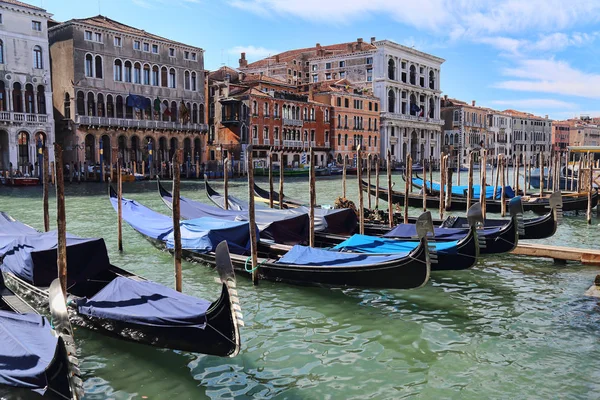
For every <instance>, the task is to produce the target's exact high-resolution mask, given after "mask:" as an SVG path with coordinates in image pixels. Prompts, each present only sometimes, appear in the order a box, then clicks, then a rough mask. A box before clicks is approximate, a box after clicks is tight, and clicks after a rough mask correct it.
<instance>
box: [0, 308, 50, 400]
mask: <svg viewBox="0 0 600 400" xmlns="http://www.w3.org/2000/svg"><path fill="white" fill-rule="evenodd" d="M57 346H58V338H57V337H55V336H54V335H53V334H52V330H51V328H50V323H49V322H48V320H47V319H46V318H44V317H42V316H39V315H37V314H16V313H13V312H9V311H3V310H0V384H3V385H9V386H16V387H22V388H28V389H32V390H35V391H37V392H39V393H40V394H43V393H44V392H45V390H46V387H47V385H48V377H47V376H46V369H48V367H49V366H50V364H51V363H52V360H53V359H54V355H55V354H56V351H57Z"/></svg>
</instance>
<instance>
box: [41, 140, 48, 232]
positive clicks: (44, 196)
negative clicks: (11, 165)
mask: <svg viewBox="0 0 600 400" xmlns="http://www.w3.org/2000/svg"><path fill="white" fill-rule="evenodd" d="M43 158H44V160H43V163H44V168H43V174H44V176H43V181H42V182H43V184H44V188H43V190H44V194H43V202H44V204H43V207H44V232H48V231H49V230H50V213H49V208H48V185H49V177H50V171H48V168H49V165H50V163H49V162H48V148H47V147H44V150H43Z"/></svg>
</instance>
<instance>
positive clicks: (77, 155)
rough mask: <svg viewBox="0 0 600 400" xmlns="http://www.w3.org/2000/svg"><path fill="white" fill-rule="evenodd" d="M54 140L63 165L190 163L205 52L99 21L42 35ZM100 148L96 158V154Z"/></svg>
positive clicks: (197, 142) (198, 141) (195, 151)
mask: <svg viewBox="0 0 600 400" xmlns="http://www.w3.org/2000/svg"><path fill="white" fill-rule="evenodd" d="M49 39H50V53H51V57H52V64H53V65H52V67H53V68H52V79H53V83H54V85H53V86H54V93H53V104H54V109H55V112H56V113H57V120H59V121H60V122H61V123H60V124H58V125H57V126H58V127H59V129H57V131H58V132H57V136H58V139H60V141H61V142H62V143H63V145H64V146H65V148H66V149H67V150H69V149H71V151H70V152H69V151H67V152H66V153H65V159H66V161H75V162H80V161H87V162H88V163H92V164H94V163H98V162H99V161H100V157H101V154H102V153H103V154H102V155H103V157H104V159H103V160H104V162H106V163H110V162H114V161H115V160H112V154H111V153H112V152H111V151H109V149H111V148H118V152H119V154H120V156H121V157H122V158H123V160H124V161H125V162H136V163H138V165H141V162H142V160H144V161H147V160H148V155H149V152H148V143H149V142H150V141H151V142H153V150H154V153H153V154H154V159H153V161H154V162H155V163H157V162H162V161H168V160H170V159H171V158H172V156H173V154H174V151H175V150H176V149H178V148H182V149H183V150H184V157H185V158H186V159H187V160H190V159H191V161H192V163H193V162H194V159H199V158H201V157H202V153H203V151H204V147H205V144H204V142H205V135H202V133H203V132H206V131H207V129H208V128H207V124H206V123H205V121H206V114H205V97H206V93H205V71H204V54H203V53H204V51H203V50H202V49H200V48H197V47H192V46H188V45H186V44H183V43H179V42H175V41H172V40H169V39H166V38H162V37H159V36H156V35H153V34H151V33H148V32H146V31H144V30H141V29H137V28H134V27H131V26H128V25H124V24H121V23H119V22H117V21H114V20H111V19H109V18H106V17H104V16H101V15H98V16H95V17H91V18H85V19H73V20H69V21H67V22H64V23H60V24H57V25H56V26H53V27H52V28H50V29H49ZM101 149H103V152H102V153H101V151H100V150H101Z"/></svg>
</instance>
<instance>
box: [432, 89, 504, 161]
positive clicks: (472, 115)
mask: <svg viewBox="0 0 600 400" xmlns="http://www.w3.org/2000/svg"><path fill="white" fill-rule="evenodd" d="M489 113H490V110H489V109H488V108H484V107H478V106H477V105H476V103H475V100H473V101H472V102H471V104H468V103H466V102H464V101H460V100H456V99H449V98H447V97H445V98H444V99H443V100H442V112H441V115H442V118H443V120H444V152H445V153H446V154H450V155H451V157H452V161H451V162H452V164H453V165H457V164H458V165H460V166H466V165H467V164H468V163H469V154H470V153H471V152H473V151H475V153H474V154H475V156H474V161H475V162H477V161H478V160H479V152H478V151H477V150H480V149H482V148H484V149H487V150H488V151H489V150H493V151H495V147H493V146H491V144H490V143H489V141H488V134H487V132H488V115H489Z"/></svg>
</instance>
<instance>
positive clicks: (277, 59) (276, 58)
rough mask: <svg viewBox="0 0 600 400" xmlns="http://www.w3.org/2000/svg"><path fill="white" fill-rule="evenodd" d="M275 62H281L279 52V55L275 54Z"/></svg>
mask: <svg viewBox="0 0 600 400" xmlns="http://www.w3.org/2000/svg"><path fill="white" fill-rule="evenodd" d="M275 62H276V63H279V54H277V55H276V56H275Z"/></svg>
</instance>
